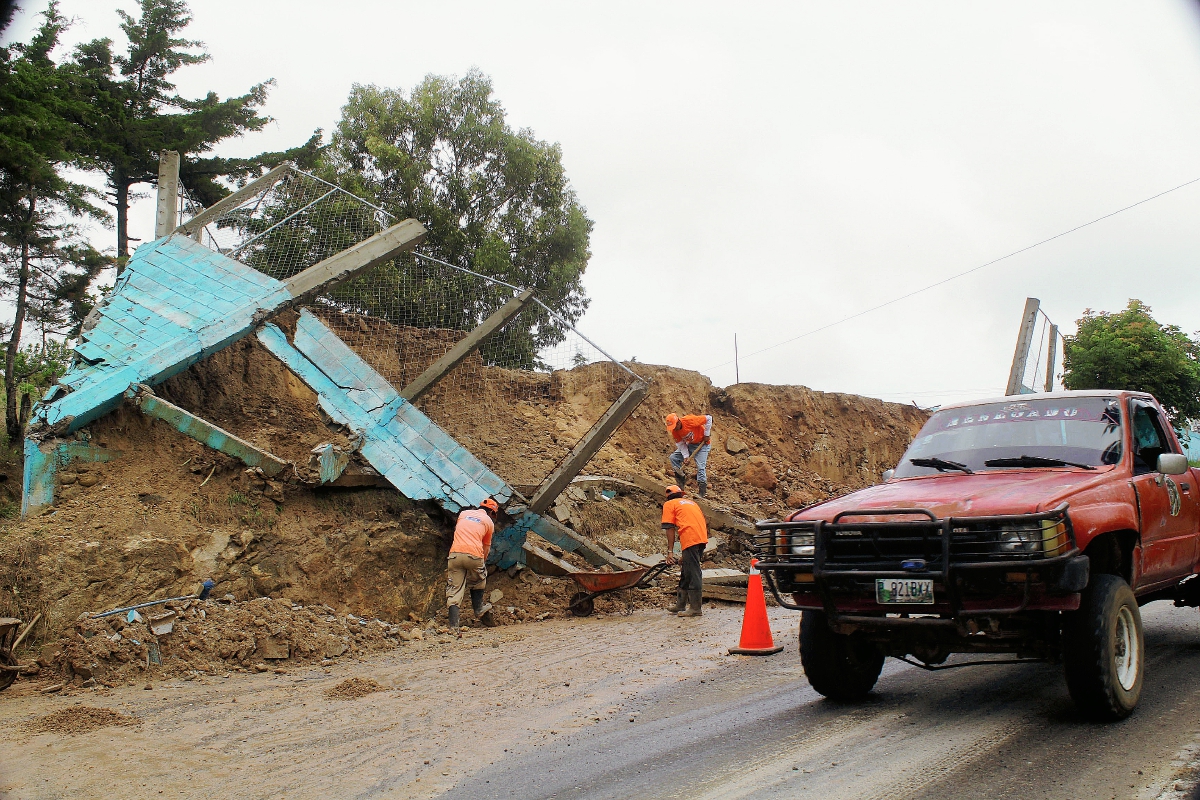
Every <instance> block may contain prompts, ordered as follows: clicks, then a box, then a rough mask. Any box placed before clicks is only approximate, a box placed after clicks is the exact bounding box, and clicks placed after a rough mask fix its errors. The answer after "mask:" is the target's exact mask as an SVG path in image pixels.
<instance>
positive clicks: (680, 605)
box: [667, 589, 687, 614]
mask: <svg viewBox="0 0 1200 800" xmlns="http://www.w3.org/2000/svg"><path fill="white" fill-rule="evenodd" d="M685 609H687V592H685V591H684V590H683V589H680V590H679V591H678V592H677V593H676V595H675V605H673V606H671V607H670V608H668V609H667V613H668V614H678V613H679V612H680V611H684V610H685Z"/></svg>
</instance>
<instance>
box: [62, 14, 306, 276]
mask: <svg viewBox="0 0 1200 800" xmlns="http://www.w3.org/2000/svg"><path fill="white" fill-rule="evenodd" d="M117 13H118V14H119V15H120V16H121V19H122V22H121V29H122V30H123V31H124V32H125V36H126V38H127V40H128V44H127V47H126V49H125V52H123V53H117V52H115V51H114V50H113V42H112V40H111V39H96V40H93V41H91V42H87V43H85V44H82V45H80V46H79V47H78V48H77V49H76V52H75V55H74V69H75V88H76V91H77V92H78V93H79V96H80V97H86V98H88V99H89V103H88V107H87V109H86V113H84V114H83V116H82V118H81V120H80V123H81V125H82V127H83V129H84V131H85V132H86V137H85V139H84V140H83V141H82V143H81V155H83V156H85V157H86V159H87V161H88V163H89V164H90V166H91V167H92V168H94V169H96V170H98V171H100V172H102V173H103V174H104V175H105V177H106V179H107V182H108V188H109V192H110V193H111V195H110V200H109V202H110V204H111V205H112V206H113V208H114V209H115V211H116V234H117V258H118V259H119V264H122V265H123V263H124V261H125V260H126V259H127V258H128V257H129V227H128V213H129V201H130V199H131V195H130V192H131V189H132V187H134V186H136V185H138V184H140V183H151V182H154V181H155V180H157V178H158V158H159V153H160V152H161V151H163V150H175V151H178V152H179V154H180V159H181V163H180V170H179V176H180V181H181V182H182V183H183V185H184V187H185V188H186V189H187V190H188V191H189V192H190V193H191V194H192V196H193V197H195V199H196V200H197V201H198V202H200V203H201V204H202V205H211V204H212V203H214V202H216V201H217V200H219V199H220V198H221V197H223V196H224V195H225V194H227V193H228V190H227V189H226V188H225V187H224V186H222V185H221V184H220V183H219V182H218V178H220V177H234V178H241V177H246V176H248V175H252V174H258V173H259V172H260V171H261V170H262V169H264V168H265V167H266V166H271V165H273V164H274V163H278V162H279V161H280V160H282V159H283V158H285V157H286V154H282V153H275V154H271V153H268V154H263V155H262V156H258V157H255V158H249V159H222V158H215V157H202V156H203V155H204V154H207V153H209V152H210V151H211V150H212V149H213V148H214V147H215V146H216V145H217V144H218V143H220V142H222V141H224V140H226V139H230V138H234V137H237V136H241V135H243V134H245V133H249V132H252V131H257V130H260V129H261V128H262V127H263V126H264V125H266V124H267V123H268V122H270V121H271V119H270V117H266V116H262V115H260V113H259V111H260V110H261V108H262V106H263V104H264V103H265V102H266V99H267V90H268V87H270V86H271V85H272V83H273V81H271V80H267V81H263V82H261V83H257V84H255V85H254V86H252V87H250V89H249V91H247V92H246V93H245V94H243V95H240V96H237V97H230V98H226V99H221V98H220V97H218V96H217V94H216V93H215V92H209V93H208V94H207V95H205V96H204V97H202V98H196V99H188V98H184V97H181V96H179V95H178V94H177V93H176V92H175V84H174V83H173V82H172V76H173V75H174V74H175V72H176V71H178V70H179V69H180V68H182V67H184V66H187V65H190V64H201V63H204V62H206V61H208V59H209V56H208V54H207V53H205V52H204V51H203V43H201V42H198V41H193V40H190V39H186V38H183V37H182V36H181V35H180V34H181V32H182V31H183V29H184V28H186V27H187V26H188V24H189V23H190V22H191V16H190V15H189V11H188V6H187V3H186V2H184V0H140V14H139V16H137V17H134V16H131V15H130V14H127V13H126V12H124V11H120V10H118V11H117ZM272 156H274V158H272Z"/></svg>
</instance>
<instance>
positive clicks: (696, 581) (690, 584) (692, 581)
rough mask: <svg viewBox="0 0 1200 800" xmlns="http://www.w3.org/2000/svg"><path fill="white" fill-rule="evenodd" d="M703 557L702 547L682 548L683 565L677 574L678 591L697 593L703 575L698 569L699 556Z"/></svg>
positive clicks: (701, 545)
mask: <svg viewBox="0 0 1200 800" xmlns="http://www.w3.org/2000/svg"><path fill="white" fill-rule="evenodd" d="M702 555H704V545H703V544H694V545H692V546H691V547H687V548H684V551H683V565H682V568H681V571H680V574H679V591H681V592H698V591H700V589H701V588H702V586H701V581H702V580H703V579H704V573H703V572H702V571H701V569H700V556H702Z"/></svg>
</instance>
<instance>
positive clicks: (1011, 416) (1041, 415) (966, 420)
mask: <svg viewBox="0 0 1200 800" xmlns="http://www.w3.org/2000/svg"><path fill="white" fill-rule="evenodd" d="M1021 405H1023V406H1025V407H1026V408H1028V410H1027V411H1022V410H1014V411H1007V410H1006V411H997V412H995V413H994V414H966V415H964V416H961V417H948V418H946V419H945V420H943V421H942V424H941V425H940V426H937V427H935V428H934V431H933V432H936V431H937V430H947V429H949V428H957V427H959V426H961V425H979V424H981V423H985V422H992V423H995V422H1010V421H1013V420H1022V419H1025V420H1030V419H1069V420H1075V421H1079V422H1100V421H1101V414H1099V413H1097V414H1094V415H1092V414H1086V413H1085V414H1083V415H1082V416H1080V409H1079V408H1076V407H1074V406H1067V407H1063V408H1043V409H1037V408H1029V407H1028V404H1026V403H1021Z"/></svg>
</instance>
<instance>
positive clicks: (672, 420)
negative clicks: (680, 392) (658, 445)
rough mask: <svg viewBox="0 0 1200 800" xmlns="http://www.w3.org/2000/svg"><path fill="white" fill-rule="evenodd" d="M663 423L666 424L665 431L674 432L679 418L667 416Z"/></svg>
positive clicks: (674, 415)
mask: <svg viewBox="0 0 1200 800" xmlns="http://www.w3.org/2000/svg"><path fill="white" fill-rule="evenodd" d="M665 422H666V423H667V430H669V431H673V430H675V426H676V425H678V424H679V416H678V415H676V414H667V418H666V420H665Z"/></svg>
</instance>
